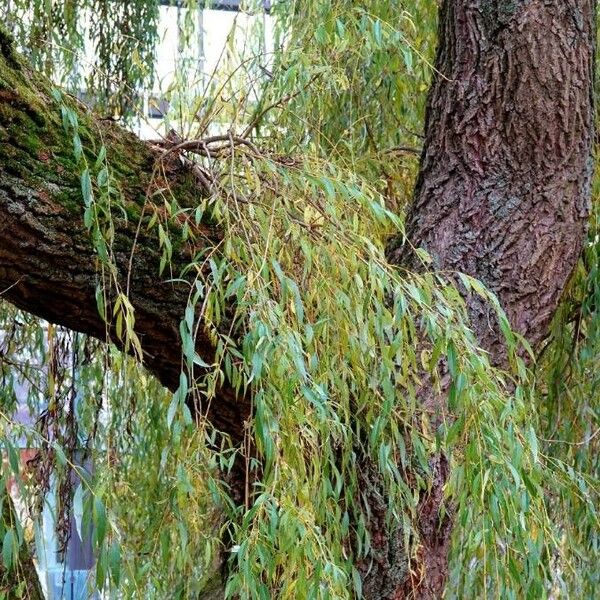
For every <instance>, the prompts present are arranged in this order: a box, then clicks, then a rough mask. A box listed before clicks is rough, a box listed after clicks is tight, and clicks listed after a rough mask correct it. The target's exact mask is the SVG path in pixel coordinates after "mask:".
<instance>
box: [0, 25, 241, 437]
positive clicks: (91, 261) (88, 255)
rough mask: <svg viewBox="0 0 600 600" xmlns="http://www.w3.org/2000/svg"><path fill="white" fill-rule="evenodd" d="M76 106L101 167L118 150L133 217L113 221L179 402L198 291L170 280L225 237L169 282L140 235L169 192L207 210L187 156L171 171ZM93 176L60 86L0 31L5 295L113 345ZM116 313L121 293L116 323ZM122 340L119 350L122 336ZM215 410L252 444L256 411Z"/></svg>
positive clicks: (231, 404)
mask: <svg viewBox="0 0 600 600" xmlns="http://www.w3.org/2000/svg"><path fill="white" fill-rule="evenodd" d="M64 98H65V99H64V102H66V103H67V105H68V106H69V107H70V108H71V109H72V110H73V111H74V112H75V113H76V114H77V118H78V128H77V130H78V134H79V136H80V137H81V140H82V146H83V149H84V152H85V153H86V154H87V156H88V159H89V162H90V163H93V161H94V160H95V158H96V156H97V155H98V153H99V152H100V148H101V147H102V146H104V147H105V148H106V155H107V157H108V161H109V164H110V169H111V177H112V182H113V185H115V186H117V187H118V188H119V189H120V191H121V196H122V200H121V201H122V203H123V206H122V208H123V209H124V210H122V211H121V210H118V209H115V210H114V213H113V224H114V227H115V232H114V243H113V247H112V253H113V256H114V261H115V263H116V268H117V277H118V279H119V281H120V283H121V284H122V288H123V289H127V290H128V293H129V298H130V300H131V303H132V304H133V307H134V309H135V330H136V333H137V335H138V337H139V338H140V341H141V344H142V348H143V352H144V357H143V362H144V364H145V366H146V367H147V368H148V369H149V370H150V371H151V372H152V373H154V374H155V375H156V376H157V377H158V379H159V380H160V381H161V382H162V383H163V384H164V385H165V386H167V387H169V388H170V389H172V390H174V389H176V388H177V386H178V383H179V373H180V365H181V339H180V334H179V323H180V320H181V318H182V315H183V314H184V310H185V306H186V304H187V301H188V293H189V285H186V284H185V283H173V282H172V281H170V280H172V279H173V278H177V277H179V275H180V271H181V269H182V268H183V267H184V266H185V265H186V264H187V263H188V262H189V260H190V256H191V254H192V253H194V252H197V251H199V250H202V249H209V248H214V246H215V245H216V244H217V243H218V242H219V240H220V232H219V231H218V230H216V229H215V228H212V227H211V226H210V225H207V226H203V227H202V228H201V229H199V230H197V231H196V237H195V239H194V241H193V243H192V242H190V243H189V244H187V245H183V244H182V245H181V247H180V248H178V249H175V251H174V254H173V258H172V264H171V266H170V269H169V268H167V269H166V272H165V274H164V275H163V276H162V277H161V276H159V264H160V260H161V250H160V248H159V243H158V239H157V237H156V235H155V233H154V231H155V230H153V231H151V232H148V231H147V229H146V227H144V226H143V225H142V227H140V228H139V231H138V225H139V221H140V218H142V215H143V214H145V215H146V217H145V218H149V216H150V212H151V211H150V210H149V209H148V205H149V203H153V202H156V203H157V204H160V203H162V202H163V197H162V194H163V193H164V190H165V188H168V190H169V191H168V193H169V194H172V195H173V196H174V197H176V198H177V200H178V202H179V204H180V205H182V206H195V205H197V204H198V203H199V202H200V200H201V198H200V196H201V193H202V192H201V186H199V185H198V182H197V181H196V178H195V176H194V174H193V173H192V172H191V171H190V170H189V168H186V167H184V166H183V165H182V164H181V162H180V161H179V159H178V157H177V156H175V155H171V156H170V157H169V158H167V159H165V158H164V153H163V152H162V151H161V150H160V149H157V148H155V147H154V146H152V145H150V144H147V143H144V142H142V141H141V140H140V139H138V138H137V137H136V136H135V135H133V134H131V133H129V132H127V131H125V130H124V129H123V128H122V127H120V126H118V125H117V124H115V123H113V122H111V121H109V120H102V119H99V118H96V117H95V116H93V115H92V114H91V113H90V112H88V111H87V110H86V108H85V107H84V106H83V105H81V104H80V103H78V102H77V100H75V99H73V98H70V97H68V96H65V97H64ZM81 171H82V167H81V165H80V164H78V162H77V161H76V160H75V158H74V153H73V142H72V140H71V137H70V136H69V135H67V134H66V133H65V130H64V127H63V123H62V119H61V108H60V106H59V105H58V103H57V101H56V100H55V99H54V98H53V95H52V87H51V84H50V83H49V82H48V80H47V79H46V78H44V77H43V76H41V75H39V74H38V73H36V72H35V71H33V70H32V69H31V68H30V67H29V66H28V65H27V64H26V62H25V61H24V60H22V59H21V58H20V57H19V56H18V55H17V54H15V52H14V51H13V49H12V45H11V43H10V40H9V39H8V38H7V36H6V35H5V34H4V33H2V32H1V30H0V215H1V219H0V293H2V296H3V298H5V299H6V300H8V301H9V302H11V303H13V304H14V305H16V306H18V307H20V308H22V309H24V310H26V311H28V312H31V313H33V314H36V315H38V316H40V317H43V318H44V319H47V320H49V321H52V322H54V323H58V324H61V325H64V326H66V327H69V328H71V329H73V330H76V331H81V332H84V333H87V334H89V335H92V336H95V337H98V338H100V339H102V340H104V339H106V335H107V332H108V333H110V332H111V331H110V328H108V326H107V325H106V323H105V322H104V321H103V320H102V319H101V318H100V316H99V313H98V308H97V301H96V290H97V287H98V285H99V284H101V281H100V275H99V264H100V263H99V260H98V256H97V254H96V252H95V250H94V244H93V243H92V240H91V239H90V233H89V231H88V230H87V228H86V227H85V226H84V222H83V213H84V204H83V198H82V192H81V181H80V176H81ZM128 282H129V285H127V283H128ZM113 300H114V298H113ZM110 301H111V298H110V290H109V306H107V311H108V313H109V314H110V312H111V306H110ZM111 339H112V340H113V341H114V342H115V343H116V344H117V345H118V344H119V340H118V338H117V336H115V335H113V336H112V337H111ZM197 351H198V353H199V354H200V355H201V356H202V357H203V358H204V359H205V360H206V361H207V362H210V361H211V359H212V356H213V348H212V345H211V343H210V341H209V340H208V338H207V336H205V335H203V334H202V332H200V335H199V338H198V343H197ZM211 406H212V409H211V411H210V415H209V418H210V419H211V421H212V423H213V424H214V425H215V426H216V427H217V428H218V429H219V430H221V431H223V432H225V433H226V434H228V435H230V436H231V438H232V439H233V441H234V443H237V442H240V441H241V439H242V437H243V430H244V421H245V418H246V417H247V415H248V412H249V405H248V403H247V402H246V401H245V400H244V399H243V398H236V395H235V394H234V393H233V392H232V391H231V390H229V389H227V388H223V389H222V390H221V394H220V397H219V401H218V402H213V403H212V404H211ZM200 410H202V407H200Z"/></svg>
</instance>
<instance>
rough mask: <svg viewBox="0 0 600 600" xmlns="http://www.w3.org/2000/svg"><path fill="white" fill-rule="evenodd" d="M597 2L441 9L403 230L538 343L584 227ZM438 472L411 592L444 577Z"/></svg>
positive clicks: (461, 3) (497, 351)
mask: <svg viewBox="0 0 600 600" xmlns="http://www.w3.org/2000/svg"><path fill="white" fill-rule="evenodd" d="M595 10H596V6H595V1H594V0H445V1H444V2H442V6H441V9H440V15H439V42H438V52H437V58H436V63H435V67H436V73H435V75H434V81H433V84H432V88H431V90H430V93H429V98H428V106H427V113H426V123H425V144H424V151H423V155H422V158H421V167H420V174H419V177H418V181H417V184H416V188H415V195H414V201H413V204H412V206H411V207H410V210H409V212H408V216H407V225H406V229H407V237H408V239H409V240H410V242H411V245H412V246H414V247H422V248H425V249H426V250H427V251H428V252H429V254H430V255H431V257H432V258H433V261H434V266H435V268H437V269H439V270H441V271H445V272H448V273H449V274H452V273H453V272H456V271H460V272H464V273H468V274H469V275H472V276H473V277H476V278H477V279H479V280H480V281H482V282H483V283H484V284H485V285H486V286H487V287H488V288H489V289H491V290H492V291H493V292H494V293H495V294H496V295H497V296H498V298H499V300H500V303H501V305H502V307H503V308H504V310H505V311H506V314H507V316H508V319H509V321H510V323H511V325H512V327H513V328H514V329H515V330H516V331H518V332H519V333H521V334H522V335H523V336H524V337H525V338H526V339H527V340H528V341H529V342H530V344H531V345H532V346H534V347H535V346H536V345H538V344H539V343H540V341H541V340H542V339H543V338H544V336H545V335H546V334H547V328H548V325H549V323H550V320H551V318H552V316H553V314H554V311H555V309H556V308H557V305H558V303H559V301H560V297H561V294H562V292H563V290H564V288H565V285H566V283H567V281H568V279H569V277H570V276H571V274H572V272H573V269H574V267H575V265H576V263H577V261H578V258H579V256H580V253H581V249H582V244H583V241H584V238H585V235H584V234H585V228H586V222H587V217H588V214H589V206H588V203H589V200H590V184H591V176H592V160H591V153H592V143H593V138H594V128H593V109H594V107H593V81H594V46H595V30H596V28H595ZM410 248H411V246H409V245H408V244H403V243H402V240H401V239H396V240H394V241H392V243H391V244H390V246H389V248H388V258H389V260H390V261H391V262H392V263H394V264H401V265H403V266H407V265H408V266H410V267H412V268H420V265H419V261H418V258H417V257H416V255H415V254H413V252H412V250H411V249H410ZM466 300H467V305H468V308H469V311H470V316H471V320H472V326H473V328H474V331H475V333H476V334H477V336H478V339H479V342H480V343H481V345H482V347H483V348H484V349H486V350H488V351H489V352H490V355H491V359H492V361H493V362H494V363H495V364H496V365H500V366H502V365H505V363H506V357H505V345H504V343H503V337H502V335H501V333H500V331H499V328H498V325H497V322H496V319H495V316H494V313H493V310H492V308H491V307H490V306H487V305H486V304H485V303H484V302H482V301H481V300H480V299H479V298H477V297H467V299H466ZM437 401H438V402H439V401H440V399H439V398H438V399H437ZM442 401H443V400H442ZM434 408H435V407H434ZM436 473H437V476H436V481H434V485H433V488H432V491H431V495H430V496H428V497H427V498H425V499H424V500H423V503H422V511H421V514H422V517H421V529H422V536H423V539H422V541H423V565H421V566H422V568H423V570H424V576H425V578H424V580H423V581H422V582H421V583H420V584H418V585H417V587H416V590H415V589H414V590H412V592H411V593H413V592H415V593H416V594H417V595H418V596H419V597H421V598H437V597H439V596H440V595H441V592H442V590H443V587H444V583H445V581H446V577H447V553H448V548H449V538H450V531H451V527H450V523H449V522H448V521H447V520H446V522H444V523H440V522H439V519H438V509H439V505H440V502H441V493H440V492H441V487H442V486H443V484H444V481H445V476H444V475H443V473H442V471H440V469H437V470H436ZM440 475H442V476H440Z"/></svg>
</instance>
